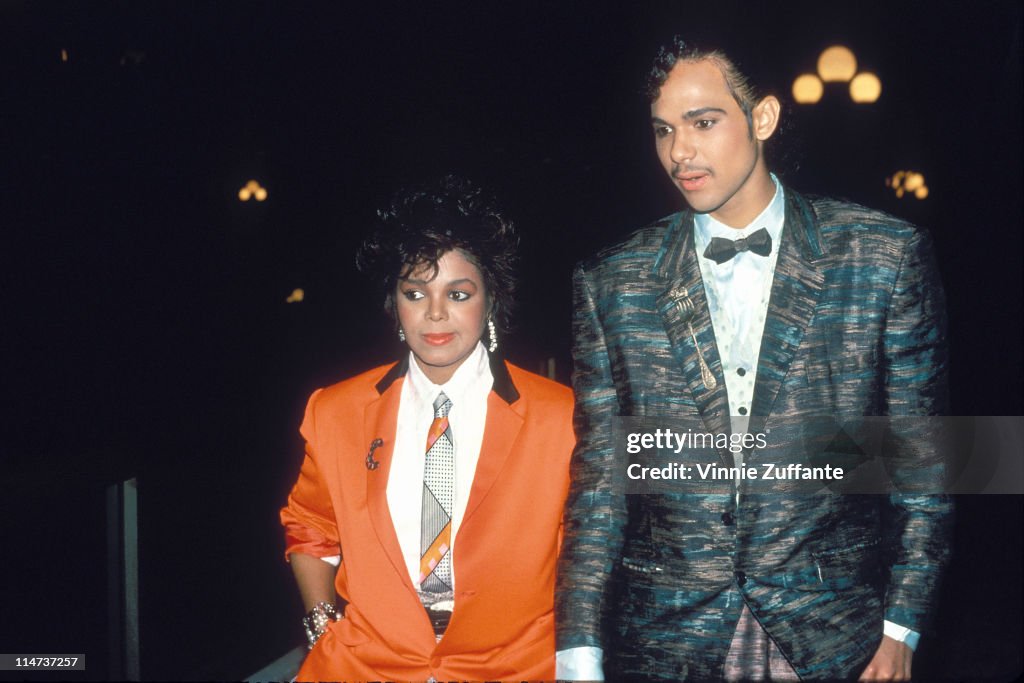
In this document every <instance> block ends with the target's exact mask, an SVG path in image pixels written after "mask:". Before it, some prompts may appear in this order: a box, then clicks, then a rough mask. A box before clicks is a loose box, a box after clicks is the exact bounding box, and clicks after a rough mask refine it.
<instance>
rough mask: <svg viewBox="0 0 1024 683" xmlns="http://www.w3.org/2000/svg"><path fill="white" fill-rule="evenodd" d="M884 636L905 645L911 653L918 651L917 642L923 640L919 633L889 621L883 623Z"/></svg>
mask: <svg viewBox="0 0 1024 683" xmlns="http://www.w3.org/2000/svg"><path fill="white" fill-rule="evenodd" d="M882 635H884V636H889V637H890V638H892V639H893V640H895V641H896V642H898V643H903V644H904V645H906V646H907V647H909V648H910V651H911V652H916V651H917V642H918V641H919V640H921V634H920V633H918V632H917V631H912V630H910V629H909V628H907V627H906V626H900V625H899V624H894V623H892V622H891V621H888V620H886V621H883V622H882Z"/></svg>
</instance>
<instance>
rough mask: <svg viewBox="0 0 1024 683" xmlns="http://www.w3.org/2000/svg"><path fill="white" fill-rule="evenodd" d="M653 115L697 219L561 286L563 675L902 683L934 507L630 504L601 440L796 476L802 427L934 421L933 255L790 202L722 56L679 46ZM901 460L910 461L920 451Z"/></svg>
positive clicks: (907, 229)
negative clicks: (621, 438)
mask: <svg viewBox="0 0 1024 683" xmlns="http://www.w3.org/2000/svg"><path fill="white" fill-rule="evenodd" d="M649 97H650V100H651V124H652V132H653V135H654V140H655V146H656V149H657V153H658V157H659V159H660V160H661V163H662V165H663V167H664V169H665V171H666V173H667V174H668V175H669V177H670V178H671V180H672V182H673V183H674V184H675V186H676V187H677V188H678V190H679V191H680V193H681V194H682V195H683V197H684V198H685V199H686V201H687V203H688V204H689V210H687V211H683V212H681V213H677V214H673V215H671V216H668V217H666V218H664V219H662V220H659V221H657V222H655V223H654V224H652V225H650V226H648V227H646V228H643V229H641V230H639V231H638V232H636V233H634V234H633V235H632V236H631V237H630V238H629V239H627V240H626V241H625V242H624V243H622V244H620V245H617V246H615V247H612V248H609V249H606V250H604V251H602V252H601V253H599V254H598V255H597V256H595V257H594V258H592V259H590V260H587V261H585V262H583V263H582V264H580V265H579V266H578V267H577V269H576V272H575V280H574V291H575V299H576V301H575V306H576V308H575V311H576V313H575V320H574V335H575V342H574V361H575V370H574V386H575V390H576V401H577V405H576V416H575V427H576V431H577V438H578V443H577V448H576V452H575V455H574V458H573V465H572V488H571V491H570V495H569V499H568V502H567V508H566V516H565V541H564V545H563V550H562V554H561V558H560V573H559V582H558V593H557V606H556V616H557V633H558V643H557V647H558V650H559V652H558V670H559V676H560V677H562V678H576V679H599V678H601V677H602V676H605V677H607V678H608V679H609V680H641V679H644V680H646V679H652V680H658V679H660V680H684V679H694V680H721V679H723V678H725V679H734V680H747V679H751V678H757V677H768V678H774V679H781V680H785V679H792V680H795V679H796V678H797V677H800V678H810V679H815V678H818V679H837V678H857V677H859V676H862V677H864V678H868V679H888V680H893V679H895V680H900V679H906V678H909V676H910V672H911V661H912V656H913V651H914V648H915V647H916V644H917V640H918V637H919V635H920V633H921V631H922V630H923V629H924V628H925V624H926V621H927V617H928V615H929V613H930V612H931V611H932V608H933V607H934V605H933V599H934V597H935V595H936V592H937V591H936V589H937V584H938V581H939V578H940V573H941V570H942V568H943V566H944V565H945V563H946V561H947V559H948V543H949V531H950V521H951V512H952V509H951V503H950V501H949V499H948V498H947V497H944V496H941V495H935V491H934V490H933V491H929V492H925V493H922V494H919V495H918V494H909V493H888V494H886V495H837V494H831V493H830V494H824V495H814V494H808V493H797V492H793V493H789V494H780V493H779V492H778V490H779V489H775V490H773V489H772V488H771V487H770V486H766V483H765V482H763V481H761V482H758V483H757V484H755V483H754V482H751V481H749V480H746V479H741V478H739V477H737V478H736V479H735V481H729V482H728V487H727V488H726V489H725V490H719V491H718V492H716V493H708V492H706V491H705V490H701V489H699V488H694V487H691V486H689V485H688V484H687V483H685V482H684V483H680V484H679V485H678V486H677V487H675V488H669V489H668V490H663V491H661V492H658V493H653V492H651V493H632V494H629V495H627V493H626V492H625V490H624V489H623V487H622V486H621V485H619V484H617V483H616V481H617V478H618V480H621V478H622V477H623V470H624V469H625V468H626V465H627V463H626V462H625V460H624V458H625V455H624V450H623V449H622V448H621V444H620V447H619V448H617V447H616V444H615V443H614V441H613V424H614V418H616V417H619V416H632V417H640V418H644V419H646V420H648V421H654V422H657V421H658V420H665V421H671V420H681V421H683V422H684V423H687V424H691V425H697V426H698V427H699V429H698V431H703V432H706V433H708V434H712V435H726V437H727V438H736V437H737V436H738V437H740V438H742V436H743V435H751V436H752V435H754V434H755V433H756V434H759V435H762V439H761V440H760V441H758V442H756V443H757V444H758V445H757V446H755V447H749V448H744V449H743V450H742V451H740V450H739V449H730V448H721V449H719V451H718V454H719V455H720V457H721V459H722V462H723V463H724V464H725V465H728V466H733V467H737V470H731V471H732V472H736V471H738V470H739V469H741V468H742V467H756V468H758V471H763V469H762V468H763V466H764V465H765V464H770V463H795V464H796V465H798V466H809V465H810V464H812V463H813V461H814V459H815V458H816V457H819V456H820V455H821V452H820V451H819V450H817V449H818V448H820V447H821V446H822V444H821V443H820V441H821V439H818V440H817V441H816V440H815V438H814V437H813V431H814V429H815V425H817V424H826V423H832V424H835V423H836V422H842V421H843V420H844V419H847V418H855V417H859V416H893V417H904V416H931V415H940V414H942V413H943V412H944V411H945V410H946V402H947V397H946V371H947V355H946V349H945V314H944V305H943V297H942V290H941V285H940V282H939V277H938V273H937V271H936V266H935V262H934V259H933V256H932V249H931V246H930V243H929V240H928V237H927V236H926V235H925V234H924V233H923V232H922V231H921V230H919V229H918V228H916V227H914V226H913V225H910V224H908V223H906V222H903V221H901V220H899V219H896V218H893V217H892V216H888V215H885V214H882V213H879V212H875V211H871V210H869V209H866V208H864V207H860V206H856V205H853V204H849V203H844V202H839V201H834V200H829V199H817V198H806V197H803V196H801V195H799V194H797V193H796V192H794V191H793V190H791V189H790V188H788V187H784V186H783V185H782V184H781V183H780V182H779V181H778V180H777V178H775V176H773V175H772V174H771V173H770V172H769V169H768V166H767V164H766V162H765V157H764V146H765V143H766V142H767V141H768V140H769V138H770V137H771V136H772V135H773V133H774V132H775V131H776V127H777V125H778V122H779V115H780V105H779V101H778V100H777V99H776V98H775V97H773V96H771V95H762V94H760V93H758V92H757V91H756V90H755V88H754V86H753V84H751V83H749V82H748V81H747V80H746V78H745V77H744V75H743V74H742V73H740V72H739V70H738V69H737V67H736V65H735V64H734V63H733V62H732V61H731V60H730V59H729V58H728V57H727V56H725V55H724V54H721V53H718V52H708V51H701V50H698V49H694V48H692V47H691V46H689V45H687V44H685V43H684V42H682V41H680V40H678V39H677V40H676V41H675V42H674V43H673V44H671V45H669V46H667V47H665V48H663V49H662V50H661V52H660V54H659V56H658V58H657V60H656V62H655V66H654V68H653V70H652V73H651V77H650V83H649ZM666 424H668V422H666ZM794 425H796V426H798V427H799V429H797V430H795V431H794ZM773 430H774V431H773ZM797 432H799V433H800V434H801V436H800V438H795V437H794V436H793V434H794V433H797ZM809 433H811V436H810V437H808V434H809ZM819 436H821V435H819ZM748 443H749V442H748ZM811 444H816V445H815V446H813V447H812V445H811ZM762 445H763V447H761V446H762ZM902 448H904V451H903V452H901V453H900V454H899V457H901V458H903V461H904V462H908V461H909V462H910V463H911V464H913V461H914V459H915V458H917V457H918V455H920V456H921V457H922V458H927V456H928V455H929V452H930V449H931V446H930V445H929V444H928V443H927V442H926V441H924V440H923V439H918V440H914V439H909V440H904V441H903V446H902ZM688 457H696V455H695V454H693V453H691V452H689V451H687V450H686V449H683V450H682V451H681V452H680V454H679V458H680V459H681V463H682V465H683V466H685V465H686V463H687V458H688Z"/></svg>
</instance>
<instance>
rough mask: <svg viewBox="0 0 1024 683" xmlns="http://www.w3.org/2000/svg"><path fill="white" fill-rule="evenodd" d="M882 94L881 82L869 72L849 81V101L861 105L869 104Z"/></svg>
mask: <svg viewBox="0 0 1024 683" xmlns="http://www.w3.org/2000/svg"><path fill="white" fill-rule="evenodd" d="M881 94H882V81H880V80H878V76H876V75H875V74H873V73H871V72H870V71H864V72H861V73H859V74H857V75H856V76H854V77H853V80H852V81H850V99H852V100H853V101H854V102H857V103H861V104H870V103H872V102H874V101H876V100H877V99H878V96H879V95H881Z"/></svg>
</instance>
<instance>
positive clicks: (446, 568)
mask: <svg viewBox="0 0 1024 683" xmlns="http://www.w3.org/2000/svg"><path fill="white" fill-rule="evenodd" d="M451 409H452V402H451V399H449V398H448V397H447V396H445V395H444V392H443V391H442V392H441V393H439V394H438V395H437V398H436V399H435V400H434V422H433V424H431V425H430V432H428V433H427V458H426V469H425V470H424V473H423V507H422V522H421V524H422V526H421V531H420V590H421V591H423V592H428V593H445V592H448V591H451V590H452V585H453V584H452V556H451V552H450V548H451V542H452V500H453V498H454V497H455V448H454V447H453V445H452V430H451V427H450V426H449V424H448V412H449V411H450V410H451Z"/></svg>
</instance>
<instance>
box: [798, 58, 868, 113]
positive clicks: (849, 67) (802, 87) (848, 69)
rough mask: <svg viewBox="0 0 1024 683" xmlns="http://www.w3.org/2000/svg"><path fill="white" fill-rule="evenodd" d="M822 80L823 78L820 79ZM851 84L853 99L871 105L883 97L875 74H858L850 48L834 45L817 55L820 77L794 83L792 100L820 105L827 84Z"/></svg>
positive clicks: (810, 76)
mask: <svg viewBox="0 0 1024 683" xmlns="http://www.w3.org/2000/svg"><path fill="white" fill-rule="evenodd" d="M819 76H820V78H819ZM846 82H849V84H850V99H852V100H853V101H854V102H856V103H858V104H871V103H872V102H875V101H877V100H878V98H879V96H880V95H881V94H882V81H881V80H879V78H878V76H876V75H875V74H873V73H871V72H869V71H864V72H862V73H857V58H856V57H855V56H854V54H853V52H852V51H851V50H850V48H848V47H844V46H842V45H833V46H831V47H827V48H825V49H824V50H823V51H822V53H821V54H820V55H818V75H817V76H815V75H814V74H801V75H799V76H797V77H796V80H794V81H793V99H794V100H795V101H796V102H797V103H798V104H817V103H818V102H819V101H820V100H821V98H822V96H823V95H824V94H825V85H824V83H846Z"/></svg>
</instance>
